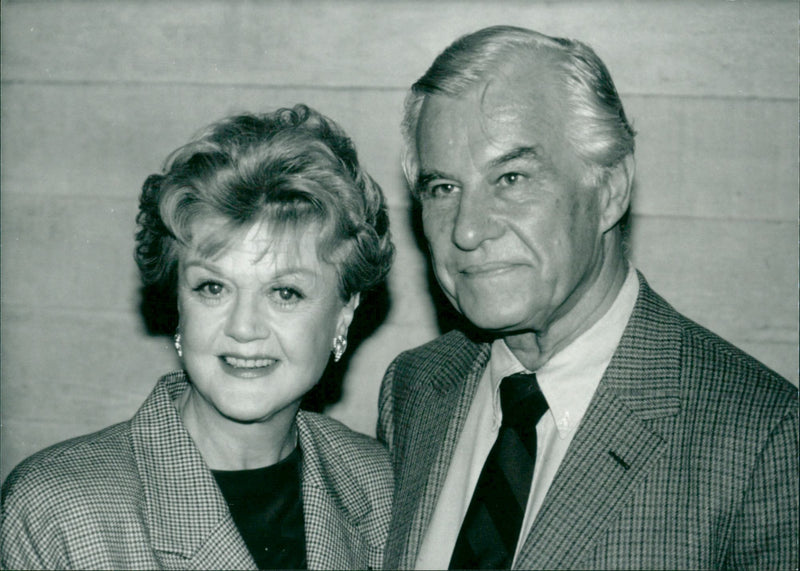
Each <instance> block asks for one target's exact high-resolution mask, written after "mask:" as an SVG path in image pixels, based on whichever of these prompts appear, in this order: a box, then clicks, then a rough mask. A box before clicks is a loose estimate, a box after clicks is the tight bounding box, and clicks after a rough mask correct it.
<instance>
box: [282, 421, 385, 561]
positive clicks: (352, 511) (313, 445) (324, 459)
mask: <svg viewBox="0 0 800 571" xmlns="http://www.w3.org/2000/svg"><path fill="white" fill-rule="evenodd" d="M297 427H298V434H299V438H300V448H301V450H303V451H304V453H303V517H304V519H305V526H306V564H307V567H308V569H353V568H355V567H356V566H360V565H363V562H364V561H369V560H370V550H371V548H372V549H373V550H375V551H380V548H381V546H370V544H369V543H368V542H367V541H366V539H365V538H364V535H363V534H362V533H361V532H360V531H359V525H360V524H361V522H362V520H363V519H364V518H365V517H367V516H368V514H369V511H370V505H369V501H368V499H367V498H366V497H365V496H364V495H363V493H360V491H359V490H358V489H357V488H356V487H354V486H353V485H352V483H351V482H348V481H345V480H346V479H347V474H346V473H345V472H342V473H338V472H337V471H336V470H335V467H336V466H338V465H341V458H337V457H336V455H337V454H338V452H337V450H336V449H335V448H333V447H331V446H330V445H329V444H328V445H326V444H325V443H322V445H320V443H318V442H317V439H316V438H315V435H314V428H313V419H312V418H309V417H307V416H306V415H305V413H304V412H303V411H300V412H299V413H298V415H297Z"/></svg>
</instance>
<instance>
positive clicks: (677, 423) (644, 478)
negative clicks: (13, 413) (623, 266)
mask: <svg viewBox="0 0 800 571" xmlns="http://www.w3.org/2000/svg"><path fill="white" fill-rule="evenodd" d="M639 280H640V285H639V294H638V298H637V301H636V305H635V307H634V310H633V313H632V315H631V318H630V320H629V322H628V325H627V327H626V329H625V332H624V334H623V336H622V338H621V340H620V343H619V345H618V347H617V350H616V352H615V354H614V356H613V357H612V360H611V362H610V364H609V366H608V368H607V370H606V372H605V374H604V376H603V378H602V380H601V382H600V384H599V386H598V388H597V391H596V393H595V395H594V396H593V399H592V401H591V403H590V405H589V408H588V410H587V411H586V414H585V416H584V418H583V420H582V422H581V424H580V426H579V427H578V429H577V432H576V434H575V436H574V439H573V441H572V443H571V445H570V447H569V449H568V450H567V454H566V457H565V458H564V460H563V462H562V464H561V466H560V467H559V470H558V472H557V474H556V476H555V479H554V481H553V483H552V485H551V487H550V489H549V490H548V493H547V496H546V497H545V499H544V504H543V505H542V507H541V509H540V511H539V513H538V515H537V517H536V519H535V521H534V522H533V527H532V529H531V530H530V533H529V535H528V536H527V537H526V538H524V543H523V546H522V549H521V551H520V554H519V557H518V559H517V561H516V562H515V566H516V567H517V568H520V569H712V568H730V569H745V568H753V569H756V568H757V569H796V568H797V565H798V560H797V558H798V394H797V389H796V388H795V387H794V386H793V385H791V384H790V383H789V382H788V381H786V380H785V379H783V378H781V377H779V376H778V375H776V374H775V373H773V372H772V371H770V370H768V369H767V368H766V367H764V366H763V365H761V364H760V363H758V362H757V361H755V360H754V359H752V358H751V357H748V356H747V355H745V354H744V353H742V352H741V351H739V350H738V349H736V348H735V347H733V346H732V345H730V344H728V343H727V342H725V341H723V340H722V339H721V338H719V337H717V336H716V335H714V334H712V333H710V332H709V331H707V330H705V329H703V328H702V327H700V326H699V325H697V324H695V323H693V322H691V321H690V320H688V319H686V318H685V317H683V316H681V315H680V314H678V313H677V312H676V311H675V310H674V309H673V308H672V307H670V306H669V305H668V304H667V303H666V302H665V301H664V300H663V299H662V298H661V297H659V296H658V295H657V294H655V293H654V292H653V291H652V290H651V289H650V288H649V287H648V285H647V283H646V281H645V280H644V278H643V277H642V276H641V275H640V276H639ZM489 356H490V346H489V345H488V344H487V343H478V342H474V341H472V340H471V339H470V338H468V337H467V336H466V335H465V334H463V333H460V332H451V333H448V334H446V335H444V336H443V337H441V338H439V339H437V340H434V341H433V342H431V343H429V344H427V345H424V346H422V347H420V348H417V349H414V350H411V351H409V352H406V353H403V354H401V355H400V356H398V357H397V359H396V360H395V361H394V362H393V363H392V364H391V365H390V367H389V369H388V371H387V373H386V376H385V379H384V383H383V386H382V388H381V396H380V419H379V427H378V436H379V439H381V440H383V441H384V442H386V443H387V444H388V445H389V446H390V452H391V455H392V462H393V464H394V467H395V478H396V484H395V486H396V487H395V508H394V513H393V518H392V523H391V525H390V530H389V539H388V540H387V544H386V554H385V565H386V566H387V567H388V568H413V567H414V564H415V561H416V557H417V554H418V552H419V548H420V543H421V541H422V539H423V536H424V533H425V531H426V529H427V527H428V524H429V522H430V519H431V515H432V513H433V509H434V507H435V505H436V502H437V498H438V496H439V493H440V490H441V488H442V484H443V482H444V479H445V476H446V475H447V469H448V466H449V463H450V460H451V458H452V455H453V451H454V449H455V446H456V443H457V440H458V436H459V433H460V431H461V428H462V427H463V425H464V421H465V419H466V416H467V412H468V410H469V405H470V403H471V401H472V397H473V394H474V391H475V387H476V386H477V384H478V381H479V379H480V377H481V375H482V373H483V370H484V368H485V367H486V364H487V362H488V360H489Z"/></svg>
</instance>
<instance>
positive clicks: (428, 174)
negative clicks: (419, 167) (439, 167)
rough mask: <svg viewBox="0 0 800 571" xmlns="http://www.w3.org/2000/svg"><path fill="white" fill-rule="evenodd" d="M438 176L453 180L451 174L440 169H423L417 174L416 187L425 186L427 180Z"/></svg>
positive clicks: (429, 180)
mask: <svg viewBox="0 0 800 571" xmlns="http://www.w3.org/2000/svg"><path fill="white" fill-rule="evenodd" d="M438 178H443V179H449V180H453V177H452V176H449V175H447V174H445V173H443V172H441V171H424V172H420V173H419V176H418V177H417V188H425V186H427V185H428V183H429V182H431V181H432V180H436V179H438Z"/></svg>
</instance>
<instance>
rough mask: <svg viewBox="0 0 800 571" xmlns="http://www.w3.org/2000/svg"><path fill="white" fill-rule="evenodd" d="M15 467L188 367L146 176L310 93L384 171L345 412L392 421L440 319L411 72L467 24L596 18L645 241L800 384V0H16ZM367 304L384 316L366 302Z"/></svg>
mask: <svg viewBox="0 0 800 571" xmlns="http://www.w3.org/2000/svg"><path fill="white" fill-rule="evenodd" d="M0 8H1V10H2V29H1V30H0V33H1V35H0V41H2V46H1V49H2V52H1V53H2V84H1V87H2V93H0V96H1V97H2V100H1V101H2V147H1V148H2V155H1V156H0V161H1V162H2V171H1V173H2V174H1V176H0V184H1V185H2V197H1V198H2V211H1V219H0V223H1V225H2V235H1V236H0V240H1V243H2V252H1V253H2V267H1V268H0V278H1V279H2V284H1V288H0V292H1V295H2V298H1V301H2V304H1V306H0V315H2V330H1V331H0V334H1V335H2V338H1V342H2V344H1V345H0V346H1V347H2V354H1V355H0V360H1V363H0V364H1V366H2V369H1V375H2V376H1V377H0V383H1V384H0V389H1V390H0V398H1V399H2V400H1V404H0V416H1V417H2V434H1V438H2V442H1V444H2V455H0V477H5V475H6V474H7V473H8V471H9V470H10V469H11V468H12V467H13V466H14V465H15V464H16V463H17V462H19V461H20V460H21V459H22V458H24V457H25V456H27V455H29V454H31V453H32V452H34V451H36V450H38V449H40V448H42V447H44V446H46V445H48V444H51V443H53V442H55V441H58V440H62V439H64V438H67V437H70V436H75V435H78V434H82V433H86V432H89V431H93V430H96V429H99V428H101V427H103V426H106V425H109V424H111V423H114V422H118V421H121V420H124V419H126V418H128V417H130V415H131V414H133V413H134V412H135V410H136V409H137V408H138V406H139V405H140V403H141V402H142V401H143V400H144V398H145V397H146V396H147V394H148V393H149V391H150V390H151V388H152V386H153V385H154V383H155V381H156V379H157V378H158V377H159V376H160V375H161V374H163V373H165V372H168V371H170V370H172V369H174V368H175V367H176V359H175V357H174V355H173V349H172V344H171V341H170V339H168V338H164V337H153V336H149V335H147V333H146V332H145V329H144V327H143V324H142V320H141V317H140V315H139V313H138V309H137V308H138V293H137V292H138V281H137V280H138V277H137V273H136V268H135V265H134V263H133V259H132V249H133V233H134V228H135V226H134V217H135V215H136V209H137V198H138V193H139V189H140V186H141V183H142V181H143V180H144V179H145V177H146V176H147V175H148V174H149V173H151V172H155V171H157V170H158V169H159V168H160V165H161V161H162V160H163V159H164V157H165V156H166V154H167V153H168V152H170V151H171V150H172V149H174V148H175V147H177V146H178V145H180V144H182V143H184V142H185V141H186V140H187V138H188V137H189V136H190V135H191V134H192V133H193V132H195V131H196V130H197V129H198V128H200V127H201V126H203V125H205V124H207V123H209V122H210V121H212V120H215V119H218V118H220V117H221V116H223V115H225V114H228V113H230V112H235V111H243V110H252V111H263V110H271V109H274V108H276V107H279V106H285V105H291V104H293V103H295V102H300V101H302V102H306V103H308V104H310V105H312V106H314V107H317V108H318V109H319V110H320V111H322V112H323V113H326V114H328V115H330V116H331V117H333V118H334V119H336V120H337V121H339V122H340V123H341V125H342V126H343V127H344V128H345V129H346V130H347V131H348V132H349V134H350V135H351V136H352V137H353V138H354V140H355V142H356V144H357V146H358V148H359V152H360V156H361V158H362V162H363V163H364V164H365V165H366V167H367V168H368V169H369V170H370V172H371V173H372V174H373V176H375V177H376V178H377V179H378V180H379V181H380V182H381V184H382V185H383V187H384V190H385V191H386V194H387V196H388V199H389V202H390V205H391V218H392V224H393V233H394V237H395V242H396V244H397V248H398V255H397V260H396V263H395V267H394V269H393V271H392V274H391V278H390V282H389V293H390V300H391V307H390V311H389V313H388V316H387V318H386V319H385V321H384V322H383V323H382V325H381V326H380V327H379V328H378V329H377V330H376V331H375V332H374V334H373V335H371V336H370V337H369V338H368V339H366V340H365V341H364V342H363V343H362V344H361V345H360V346H359V347H358V348H357V350H356V352H355V354H354V355H353V357H352V360H351V361H350V363H349V368H348V369H347V375H346V377H345V383H344V388H343V394H342V397H341V399H340V400H339V402H338V403H337V404H335V405H333V406H331V407H330V408H329V409H328V412H329V413H330V414H331V415H332V416H334V417H336V418H339V419H340V420H342V421H344V422H345V423H347V424H349V425H350V426H352V427H353V428H355V429H356V430H359V431H362V432H365V433H368V434H374V426H375V420H376V415H377V412H376V400H377V394H378V387H379V384H380V379H381V376H382V373H383V371H384V369H385V368H386V366H387V365H388V364H389V362H390V360H391V359H392V358H393V357H394V356H395V355H396V354H397V353H398V352H400V351H401V350H404V349H407V348H410V347H413V346H416V345H419V344H421V343H423V342H426V341H428V340H430V339H432V338H433V337H435V336H436V335H438V333H439V330H438V326H437V319H436V312H435V310H434V305H433V302H432V298H431V295H430V294H429V290H428V283H427V281H426V261H425V257H424V254H423V252H422V251H420V249H419V248H418V246H417V244H416V242H415V240H414V237H413V234H412V231H411V223H410V216H409V214H408V212H409V207H410V201H409V198H408V194H407V192H406V189H405V186H404V184H403V181H402V178H401V174H400V167H399V154H400V136H399V130H398V125H399V121H400V114H401V108H402V101H403V96H404V93H405V90H406V88H407V87H408V86H409V85H410V84H411V83H412V81H413V80H414V79H416V78H417V77H418V76H419V75H421V74H422V73H423V72H424V71H425V69H426V68H427V66H428V65H429V64H430V62H431V61H432V60H433V58H434V57H435V55H436V54H437V53H438V52H439V51H441V50H442V49H443V48H444V47H445V46H446V45H447V44H448V43H450V41H452V40H453V39H455V38H456V37H457V36H458V35H461V34H462V33H466V32H469V31H472V30H474V29H477V28H479V27H483V26H487V25H492V24H500V23H513V24H518V25H524V26H528V27H531V28H534V29H537V30H540V31H542V32H545V33H549V34H552V35H563V36H568V37H574V38H578V39H581V40H583V41H585V42H587V43H589V44H590V45H592V46H593V47H594V48H595V49H596V51H597V52H598V54H599V55H600V56H601V57H602V58H603V59H604V60H605V62H606V63H607V64H608V66H609V68H610V70H611V73H612V75H613V76H614V78H615V80H616V82H617V86H618V88H619V90H620V92H621V94H622V98H623V101H624V102H625V105H626V108H627V111H628V115H629V117H630V118H631V119H632V120H633V122H634V125H635V127H636V129H637V130H638V131H639V136H638V139H637V163H638V164H637V174H636V181H637V184H636V196H635V203H634V207H633V213H634V216H633V236H632V258H633V260H634V262H635V264H636V265H637V266H638V267H639V268H640V269H641V270H642V271H643V272H644V273H645V274H646V276H647V277H648V279H649V281H650V283H651V285H652V286H653V287H654V288H655V289H656V290H658V291H659V292H661V293H662V294H663V295H664V296H665V297H666V298H667V299H668V300H670V301H671V302H672V303H673V304H674V305H675V306H676V307H677V308H678V309H679V310H680V311H683V312H684V313H686V314H687V315H689V316H690V317H692V318H694V319H695V320H697V321H699V322H700V323H701V324H703V325H706V326H707V327H709V328H711V329H713V330H714V331H716V332H718V333H719V334H720V335H722V336H723V337H725V338H727V339H729V340H730V341H732V342H733V343H735V344H737V345H739V346H741V347H743V348H744V349H745V350H747V351H749V352H751V353H752V354H753V355H755V356H756V357H758V358H759V359H761V360H763V361H764V362H765V363H767V364H768V365H769V366H771V367H773V368H775V369H776V370H777V371H779V372H780V373H782V374H783V375H785V376H787V377H788V378H790V379H791V380H792V381H793V382H795V383H797V378H798V374H797V368H798V356H797V355H798V353H797V349H798V347H797V346H798V304H797V302H798V298H797V279H798V249H797V206H798V152H799V151H798V131H797V108H798V100H797V90H798V71H797V40H798V38H797V20H798V5H797V3H796V2H794V1H787V2H775V1H763V0H759V1H756V0H752V1H749V2H744V1H722V0H709V1H702V2H701V1H696V2H669V1H649V2H648V1H641V2H633V1H627V0H617V1H612V0H605V1H593V2H570V1H567V2H558V3H556V2H499V1H491V2H489V1H487V2H474V1H468V2H445V1H435V0H428V1H424V0H407V1H399V0H398V1H382V2H377V1H376V2H367V1H359V0H344V1H324V0H316V1H314V0H305V1H303V2H289V1H282V2H279V1H275V2H266V1H262V2H256V1H251V2H244V1H237V2H226V1H222V0H217V1H201V2H190V1H185V2H171V3H166V2H152V1H147V0H142V1H115V2H95V1H66V0H62V1H58V2H53V1H46V2H45V1H24V2H10V1H9V2H2V3H0ZM362 317H363V316H362Z"/></svg>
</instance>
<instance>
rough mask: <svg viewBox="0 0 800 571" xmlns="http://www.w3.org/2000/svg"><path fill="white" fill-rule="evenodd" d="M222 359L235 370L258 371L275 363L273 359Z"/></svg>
mask: <svg viewBox="0 0 800 571" xmlns="http://www.w3.org/2000/svg"><path fill="white" fill-rule="evenodd" d="M223 359H224V360H225V362H226V363H227V364H228V365H230V366H231V367H235V368H237V369H258V368H260V367H266V366H267V365H272V364H273V363H276V362H277V361H276V360H275V359H240V358H238V357H227V356H225V357H223Z"/></svg>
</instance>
